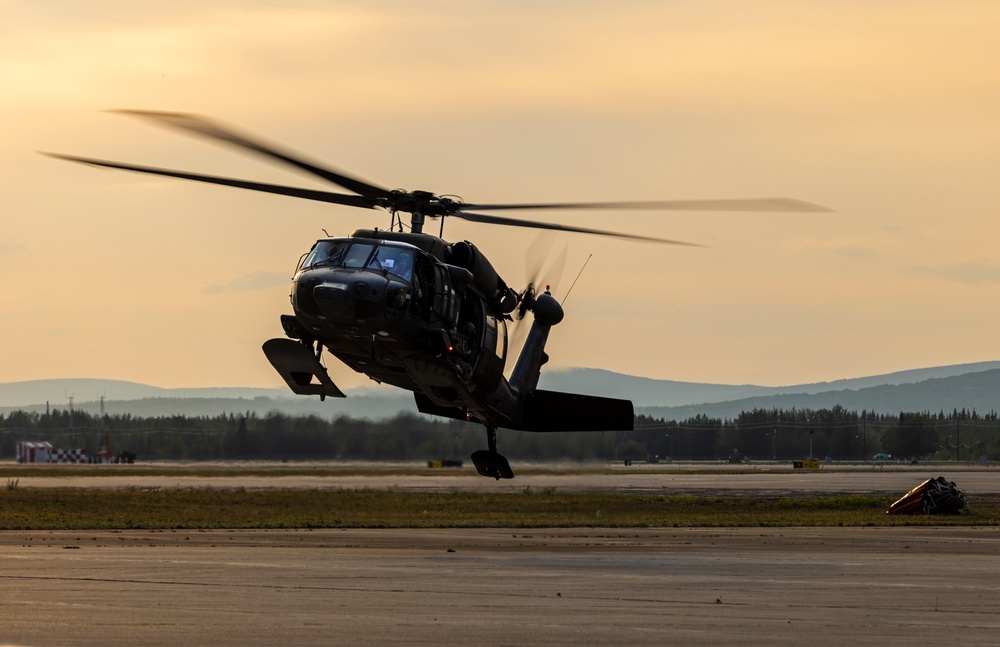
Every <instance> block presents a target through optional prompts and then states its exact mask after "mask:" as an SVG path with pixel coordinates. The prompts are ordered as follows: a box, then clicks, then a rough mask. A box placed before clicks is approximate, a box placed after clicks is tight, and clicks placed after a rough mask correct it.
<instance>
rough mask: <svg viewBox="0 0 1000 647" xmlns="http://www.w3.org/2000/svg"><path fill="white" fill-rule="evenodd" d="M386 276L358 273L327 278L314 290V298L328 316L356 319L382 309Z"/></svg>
mask: <svg viewBox="0 0 1000 647" xmlns="http://www.w3.org/2000/svg"><path fill="white" fill-rule="evenodd" d="M380 280H381V281H382V282H383V283H384V279H382V277H368V276H364V275H357V276H354V277H344V278H342V279H341V278H338V280H328V281H324V282H322V283H320V284H318V285H316V286H315V287H313V289H312V298H313V301H315V303H316V306H317V308H319V311H320V312H321V313H322V314H323V315H324V316H325V317H327V319H330V320H333V321H340V322H351V323H353V322H356V321H361V320H366V319H370V318H371V317H372V316H375V315H377V314H378V313H379V312H380V311H381V296H382V292H383V290H382V289H381V286H380V285H378V283H379V281H380Z"/></svg>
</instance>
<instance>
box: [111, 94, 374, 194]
mask: <svg viewBox="0 0 1000 647" xmlns="http://www.w3.org/2000/svg"><path fill="white" fill-rule="evenodd" d="M112 112H117V113H121V114H124V115H130V116H133V117H139V118H141V119H147V120H149V121H153V122H156V123H159V124H161V125H165V126H170V127H172V128H177V129H178V130H184V131H187V132H189V133H194V134H195V135H201V136H202V137H207V138H209V139H215V140H218V141H222V142H225V143H227V144H232V145H234V146H237V147H239V148H243V149H246V150H249V151H252V152H254V153H257V154H259V155H263V156H264V157H268V158H270V159H273V160H277V161H279V162H283V163H285V164H289V165H291V166H294V167H295V168H298V169H300V170H303V171H305V172H307V173H311V174H312V175H315V176H318V177H321V178H323V179H324V180H327V181H328V182H333V183H334V184H336V185H337V186H342V187H344V188H345V189H347V190H349V191H354V192H355V193H357V194H360V195H363V196H365V197H367V198H383V197H386V196H388V195H389V190H388V189H384V188H382V187H380V186H376V185H374V184H372V183H370V182H366V181H364V180H361V179H359V178H356V177H351V176H349V175H345V174H344V173H341V172H339V171H334V170H332V169H329V168H323V167H320V166H317V165H316V164H314V163H312V162H307V161H306V160H305V159H303V158H302V157H299V156H298V155H292V154H291V153H288V152H284V151H282V150H280V149H278V148H277V147H275V146H271V145H264V144H263V143H261V142H259V141H256V140H253V139H251V138H250V137H247V136H246V135H242V134H239V133H237V132H236V131H234V130H232V129H230V128H226V127H223V126H222V125H221V124H218V123H216V122H214V121H211V120H209V119H207V118H206V117H202V116H200V115H196V114H189V113H183V112H154V111H150V110H112Z"/></svg>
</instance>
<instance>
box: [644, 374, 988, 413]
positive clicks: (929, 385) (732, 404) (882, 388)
mask: <svg viewBox="0 0 1000 647" xmlns="http://www.w3.org/2000/svg"><path fill="white" fill-rule="evenodd" d="M837 405H840V406H841V407H843V408H845V409H848V410H853V411H875V412H879V413H893V412H896V413H898V412H900V411H917V412H930V413H938V412H941V411H943V412H945V413H950V412H952V411H954V410H956V409H957V410H962V409H966V410H968V411H973V410H974V411H976V412H978V413H980V414H983V415H985V414H988V413H990V412H991V411H1000V369H994V370H989V371H982V372H978V373H967V374H965V375H956V376H954V377H942V378H934V379H929V380H923V381H921V382H916V383H914V384H883V385H879V386H871V387H868V388H864V389H857V390H849V389H843V390H838V391H825V392H821V393H790V394H780V395H771V396H764V397H754V398H743V399H739V400H732V401H729V402H717V403H706V404H699V405H688V406H680V407H637V408H636V412H637V413H642V414H645V415H647V416H650V417H654V418H663V419H664V420H683V419H686V418H689V417H691V416H695V415H706V416H709V417H713V418H735V417H736V416H738V415H739V414H740V412H742V411H753V410H754V409H830V408H833V407H835V406H837Z"/></svg>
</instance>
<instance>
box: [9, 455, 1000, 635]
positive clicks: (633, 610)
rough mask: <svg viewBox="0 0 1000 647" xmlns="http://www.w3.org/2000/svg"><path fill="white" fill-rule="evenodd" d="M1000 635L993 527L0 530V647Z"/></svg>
mask: <svg viewBox="0 0 1000 647" xmlns="http://www.w3.org/2000/svg"><path fill="white" fill-rule="evenodd" d="M55 474H56V473H55V472H52V471H48V472H39V474H38V475H37V476H36V475H29V476H24V477H21V478H20V481H19V487H85V488H94V489H96V490H100V489H102V488H108V487H166V488H169V487H177V486H180V487H248V488H254V487H261V488H273V487H321V488H339V487H383V488H396V489H401V490H404V489H406V490H439V489H441V490H463V489H472V490H478V489H486V490H495V489H500V490H504V489H515V490H518V491H519V490H521V489H523V488H525V487H532V488H545V487H554V488H557V489H567V490H574V489H597V490H610V491H653V492H663V493H722V492H739V491H742V492H747V493H769V494H776V493H782V492H813V493H830V494H833V493H842V492H898V493H899V494H903V493H905V491H907V490H908V489H910V488H911V487H913V486H914V485H916V484H917V483H919V482H920V481H922V480H923V479H925V478H928V477H931V476H937V475H938V474H943V475H944V476H945V477H946V478H948V479H950V480H954V481H955V482H956V483H957V484H958V485H959V487H960V488H962V489H963V491H965V492H966V494H967V495H968V496H969V502H970V506H972V507H973V509H975V500H976V496H977V495H984V496H991V497H995V496H996V494H997V493H1000V479H998V478H997V477H996V476H995V473H994V471H993V470H992V469H990V468H979V467H972V468H966V469H961V470H949V469H938V468H930V469H927V468H924V469H896V470H889V469H886V470H871V469H867V470H859V471H857V472H850V471H847V472H839V471H838V472H833V471H826V470H820V471H819V472H802V471H799V470H796V471H795V472H791V471H787V470H786V471H785V472H781V471H773V472H772V471H768V470H766V469H760V468H747V470H746V471H745V472H727V473H718V474H714V473H707V474H705V473H699V474H689V473H684V472H683V471H672V470H668V471H664V470H662V469H660V468H657V469H653V468H652V467H650V468H639V469H631V470H624V469H623V470H614V471H613V472H612V473H603V474H573V473H571V472H566V473H537V474H532V473H527V474H524V475H523V476H519V477H518V478H517V479H515V480H514V481H509V482H503V481H501V482H499V483H498V482H494V481H491V480H489V479H483V478H481V477H478V476H471V475H468V474H463V473H440V474H439V473H435V474H432V475H429V474H426V473H424V474H419V473H418V474H405V473H402V474H400V473H395V472H394V473H392V474H386V475H384V476H382V477H379V476H357V475H350V474H345V475H332V476H331V475H327V476H322V477H309V476H305V477H302V476H283V475H281V474H280V473H279V474H275V475H273V476H264V477H256V476H255V477H238V478H233V479H230V478H229V477H225V476H223V477H207V478H206V479H205V480H199V481H190V482H189V481H187V480H186V479H188V478H194V477H179V476H178V477H173V476H169V475H168V476H162V477H159V476H155V477H139V476H138V475H134V476H131V477H130V476H128V475H127V474H124V473H120V472H119V473H115V474H114V475H113V476H112V475H108V476H99V477H82V478H73V477H70V478H64V477H59V476H57V475H55ZM120 479H126V480H127V479H131V481H122V482H121V483H119V480H120ZM144 479H161V480H150V481H146V480H144ZM296 479H306V480H305V481H302V482H299V481H298V480H296ZM99 495H100V494H99V492H95V496H99ZM2 514H3V511H2V499H0V515H2ZM998 642H1000V532H998V529H997V528H985V527H984V528H975V527H939V528H934V527H866V528H737V529H731V528H711V529H707V528H695V529H689V528H678V529H674V528H663V529H635V530H629V529H531V530H520V529H447V530H312V531H310V530H298V531H155V532H154V531H92V532H81V531H72V532H48V531H45V532H24V531H4V532H0V645H2V644H12V645H38V646H48V645H135V644H143V645H146V646H148V647H157V646H159V645H246V644H257V645H272V644H282V645H331V644H332V645H341V644H343V645H353V644H359V643H367V644H407V645H411V644H416V645H467V644H472V643H475V644H482V645H525V644H539V645H540V644H544V645H570V644H572V645H609V644H623V645H630V646H634V645H802V644H819V645H878V646H879V647H884V645H886V644H893V645H895V644H903V645H934V646H935V647H937V646H940V645H950V644H962V645H964V646H969V645H995V644H997V643H998Z"/></svg>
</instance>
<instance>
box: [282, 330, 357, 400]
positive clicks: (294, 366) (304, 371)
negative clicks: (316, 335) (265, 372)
mask: <svg viewBox="0 0 1000 647" xmlns="http://www.w3.org/2000/svg"><path fill="white" fill-rule="evenodd" d="M263 349H264V355H266V356H267V360H268V361H269V362H271V366H273V367H274V370H276V371H278V374H279V375H281V377H282V378H283V379H284V380H285V382H286V383H287V384H288V388H290V389H291V390H292V392H293V393H296V394H298V395H318V396H320V397H326V396H330V397H332V398H345V397H347V396H345V395H344V393H343V391H341V390H340V389H338V388H337V385H336V384H334V383H333V380H331V379H330V375H329V374H328V373H327V372H326V368H324V367H323V365H322V364H320V363H319V360H318V359H316V355H314V354H313V351H312V349H311V348H309V347H308V346H306V345H305V344H302V343H301V342H297V341H295V340H294V339H286V338H282V337H279V338H276V339H268V340H267V341H266V342H264V346H263Z"/></svg>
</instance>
